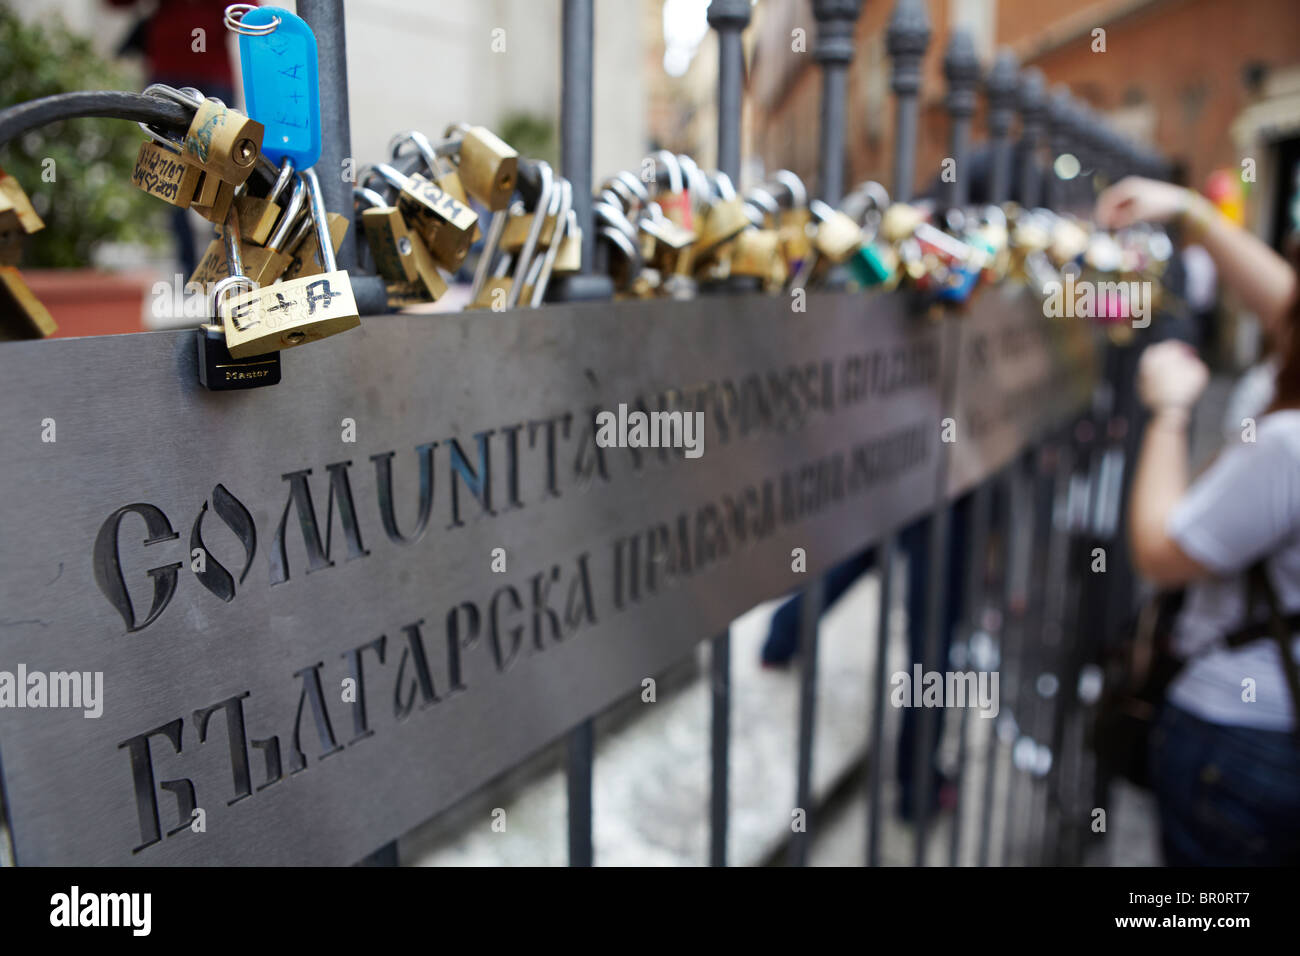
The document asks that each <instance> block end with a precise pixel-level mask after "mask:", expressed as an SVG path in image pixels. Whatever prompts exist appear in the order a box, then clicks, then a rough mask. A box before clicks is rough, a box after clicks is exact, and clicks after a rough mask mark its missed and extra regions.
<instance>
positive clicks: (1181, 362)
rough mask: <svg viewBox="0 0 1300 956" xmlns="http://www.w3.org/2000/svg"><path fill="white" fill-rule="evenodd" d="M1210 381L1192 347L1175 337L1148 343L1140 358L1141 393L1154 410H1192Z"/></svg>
mask: <svg viewBox="0 0 1300 956" xmlns="http://www.w3.org/2000/svg"><path fill="white" fill-rule="evenodd" d="M1209 380H1210V371H1209V369H1207V368H1206V367H1205V363H1204V362H1202V361H1201V360H1200V359H1199V358H1198V357H1197V355H1196V353H1195V352H1194V351H1193V350H1192V347H1191V346H1189V345H1188V344H1187V343H1185V342H1179V341H1176V340H1174V339H1168V340H1166V341H1164V342H1157V343H1156V344H1155V345H1151V346H1148V347H1147V349H1146V351H1144V352H1143V353H1142V358H1141V359H1140V360H1139V361H1138V395H1139V396H1140V397H1141V399H1142V404H1143V405H1145V406H1146V407H1147V408H1149V409H1151V411H1152V412H1153V413H1159V412H1166V411H1181V412H1184V413H1186V412H1189V411H1190V410H1191V407H1192V406H1193V405H1195V404H1196V400H1197V399H1198V398H1200V397H1201V392H1202V391H1204V390H1205V385H1206V383H1207V382H1208V381H1209Z"/></svg>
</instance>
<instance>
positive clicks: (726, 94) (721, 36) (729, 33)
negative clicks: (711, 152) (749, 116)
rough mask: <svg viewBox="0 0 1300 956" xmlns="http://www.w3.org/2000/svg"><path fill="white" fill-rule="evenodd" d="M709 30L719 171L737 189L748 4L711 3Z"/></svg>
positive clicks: (722, 0) (735, 0) (734, 0)
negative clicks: (712, 33) (713, 47)
mask: <svg viewBox="0 0 1300 956" xmlns="http://www.w3.org/2000/svg"><path fill="white" fill-rule="evenodd" d="M708 16H709V26H711V27H713V29H715V30H717V31H718V170H719V171H720V172H724V173H726V174H727V175H728V176H729V177H731V181H732V182H733V183H735V184H736V185H737V186H739V185H740V99H741V94H742V93H743V92H744V86H745V52H744V49H743V48H742V47H741V44H740V34H741V31H743V30H744V29H745V27H746V26H748V25H749V0H712V2H711V3H710V4H709V14H708Z"/></svg>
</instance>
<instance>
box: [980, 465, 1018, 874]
mask: <svg viewBox="0 0 1300 956" xmlns="http://www.w3.org/2000/svg"><path fill="white" fill-rule="evenodd" d="M1016 468H1017V465H1016V464H1012V465H1010V466H1008V467H1007V468H1006V469H1004V470H1003V472H1002V473H1001V474H1000V475H999V476H998V478H997V480H996V484H995V485H994V489H995V492H996V498H995V500H994V505H995V506H996V508H997V515H998V533H997V541H998V572H999V575H1000V579H999V581H998V586H997V591H996V592H995V593H996V594H997V597H998V601H997V607H996V608H995V611H996V613H995V614H994V615H993V616H992V621H993V622H994V630H995V631H996V637H997V660H996V662H994V663H993V666H995V667H997V669H998V671H999V672H1000V673H1001V674H1002V676H1003V678H1005V677H1006V676H1007V674H1006V665H1007V661H1008V660H1009V659H1010V655H1009V654H1008V653H1007V651H1008V636H1009V628H1008V621H1009V620H1010V615H1011V606H1012V600H1013V595H1014V587H1015V583H1014V577H1013V575H1012V573H1011V571H1012V554H1013V548H1012V541H1013V537H1014V535H1015V533H1016V528H1017V523H1016V520H1015V518H1016V512H1015V503H1016V500H1017V498H1016V480H1015V475H1016ZM990 636H993V635H990ZM1002 686H1003V687H1005V686H1007V681H1006V680H1005V679H1004V680H1003V681H1002ZM1001 696H1002V700H1001V702H1000V712H999V714H998V716H997V718H996V719H995V723H994V726H993V732H992V735H991V737H990V740H989V745H988V749H987V751H985V755H984V793H983V795H982V797H981V799H980V805H981V807H982V812H981V813H980V814H979V816H980V842H979V851H978V855H977V858H976V864H977V865H978V866H988V865H989V853H990V849H991V847H992V843H993V840H992V836H993V813H994V800H995V797H996V795H997V781H998V777H999V776H1000V771H1001V766H1002V746H1001V740H1000V733H999V731H1000V730H1001V728H1002V727H1004V726H1007V721H1008V720H1010V719H1011V716H1010V713H1011V712H1010V710H1009V706H1010V701H1009V700H1008V698H1007V696H1006V695H1001Z"/></svg>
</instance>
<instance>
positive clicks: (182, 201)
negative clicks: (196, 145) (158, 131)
mask: <svg viewBox="0 0 1300 956" xmlns="http://www.w3.org/2000/svg"><path fill="white" fill-rule="evenodd" d="M202 175H203V170H202V169H200V168H199V167H198V166H195V165H194V164H193V163H187V162H185V161H184V160H183V159H181V155H180V153H179V152H176V151H175V150H171V149H168V148H167V147H166V146H163V145H161V144H160V143H155V142H153V141H152V140H145V141H144V142H143V143H141V144H140V152H138V153H137V154H136V157H135V168H134V169H133V170H132V171H131V182H132V184H133V185H135V186H136V187H138V188H139V189H142V190H143V191H144V192H146V193H148V194H149V195H150V196H156V197H158V198H159V199H161V200H162V201H163V202H167V203H171V204H172V205H173V206H178V207H179V208H181V209H187V208H189V205H190V203H191V202H193V200H194V196H195V193H197V192H198V186H199V179H200V178H201V177H202Z"/></svg>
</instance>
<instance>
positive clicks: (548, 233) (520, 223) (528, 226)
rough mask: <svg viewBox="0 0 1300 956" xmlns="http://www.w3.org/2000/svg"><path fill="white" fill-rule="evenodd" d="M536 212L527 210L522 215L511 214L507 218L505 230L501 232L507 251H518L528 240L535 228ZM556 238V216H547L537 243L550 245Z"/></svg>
mask: <svg viewBox="0 0 1300 956" xmlns="http://www.w3.org/2000/svg"><path fill="white" fill-rule="evenodd" d="M535 217H536V213H531V212H526V213H524V214H523V215H521V216H511V217H510V218H509V219H507V220H506V228H505V232H503V233H502V234H501V248H502V249H504V250H505V251H506V252H518V251H519V250H520V249H522V248H523V247H524V243H525V242H527V241H528V233H529V232H530V231H531V230H532V228H533V219H534V218H535ZM554 238H555V216H547V217H546V219H545V221H544V222H543V223H542V231H541V234H540V235H539V236H538V239H537V244H538V245H539V246H541V247H542V248H547V247H549V246H550V244H551V241H552V240H553V239H554Z"/></svg>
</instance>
